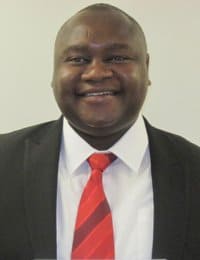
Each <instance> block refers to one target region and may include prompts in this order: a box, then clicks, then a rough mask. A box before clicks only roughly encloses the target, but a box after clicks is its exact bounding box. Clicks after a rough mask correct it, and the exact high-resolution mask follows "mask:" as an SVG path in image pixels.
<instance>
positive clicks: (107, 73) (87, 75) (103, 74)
mask: <svg viewBox="0 0 200 260" xmlns="http://www.w3.org/2000/svg"><path fill="white" fill-rule="evenodd" d="M112 76H113V71H112V70H111V68H110V67H109V64H106V63H104V62H103V61H100V60H93V61H92V62H91V63H90V64H88V65H87V67H86V69H85V70H84V72H83V74H82V80H85V81H94V82H99V81H102V80H105V79H108V78H111V77H112Z"/></svg>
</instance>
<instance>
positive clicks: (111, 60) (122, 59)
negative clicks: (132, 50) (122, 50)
mask: <svg viewBox="0 0 200 260" xmlns="http://www.w3.org/2000/svg"><path fill="white" fill-rule="evenodd" d="M129 60H130V58H129V57H127V56H122V55H114V56H111V57H108V58H107V59H106V61H107V62H109V63H126V62H128V61H129Z"/></svg>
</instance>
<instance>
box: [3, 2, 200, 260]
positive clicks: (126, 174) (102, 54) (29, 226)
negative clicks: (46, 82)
mask: <svg viewBox="0 0 200 260" xmlns="http://www.w3.org/2000/svg"><path fill="white" fill-rule="evenodd" d="M148 66H149V55H148V54H147V46H146V41H145V37H144V34H143V31H142V29H141V27H140V26H139V25H138V23H137V22H136V21H135V20H134V19H133V18H131V17H130V16H128V15H127V14H125V13H124V12H123V11H121V10H119V9H117V8H115V7H113V6H110V5H107V4H96V5H92V6H89V7H87V8H85V9H83V10H81V11H80V12H78V13H77V14H76V15H75V16H73V17H72V18H70V19H69V20H68V21H67V22H66V23H65V24H64V25H63V26H62V28H61V29H60V31H59V33H58V35H57V39H56V43H55V63H54V75H53V81H52V87H53V91H54V95H55V98H56V101H57V103H58V106H59V107H60V110H61V112H62V115H63V117H62V118H61V119H59V120H58V121H54V122H48V123H45V124H41V125H38V126H34V127H30V128H26V129H23V130H20V131H16V132H13V133H10V134H5V135H1V137H0V176H1V182H0V183H1V184H0V191H1V196H0V212H1V213H0V225H1V226H0V245H1V246H0V259H51V258H56V257H57V259H71V258H73V259H75V257H73V256H74V243H76V242H74V241H75V240H76V239H75V230H76V227H77V222H76V218H77V215H78V212H79V201H80V199H81V196H82V193H83V190H84V187H85V186H86V185H87V181H88V179H89V178H90V167H89V164H88V162H89V160H88V161H87V158H88V157H89V156H90V155H91V154H93V153H95V154H96V153H102V151H103V152H104V153H110V152H111V153H112V154H114V155H115V156H116V157H117V158H116V159H115V160H114V162H112V164H111V165H110V166H108V168H107V169H106V170H105V173H104V175H103V189H104V191H105V194H106V197H107V201H108V204H109V206H108V207H109V208H110V209H111V212H110V211H109V216H110V217H111V222H112V232H113V237H114V241H112V242H113V243H114V244H112V250H113V252H112V254H113V257H110V258H112V259H113V258H115V259H120V260H121V259H133V260H137V259H138V260H149V259H151V258H155V259H158V258H163V259H168V260H183V259H185V260H192V259H193V260H198V259H200V247H199V245H200V223H199V222H200V200H199V198H198V196H199V194H200V149H199V148H198V147H197V146H195V145H194V144H191V143H189V142H188V141H186V140H184V139H183V138H181V137H178V136H175V135H172V134H170V133H167V132H164V131H161V130H158V129H156V128H154V127H152V126H151V125H150V124H149V123H148V122H147V121H146V120H145V119H143V118H142V116H141V114H140V111H141V107H142V105H143V102H144V100H145V96H146V93H147V89H148V87H149V85H150V80H149V76H148ZM94 197H95V196H94ZM94 197H92V196H90V197H89V199H92V198H94ZM100 213H101V212H100ZM109 228H110V226H109ZM92 232H94V230H92ZM105 232H106V229H105ZM100 233H103V232H100ZM100 235H102V234H100ZM97 242H98V241H97ZM91 243H92V241H91ZM89 246H90V245H89ZM109 246H110V245H108V247H109ZM93 247H94V246H93ZM113 248H114V249H113ZM84 249H85V248H84ZM90 250H91V248H90ZM92 250H93V248H92ZM100 251H104V250H100ZM100 253H102V252H100ZM81 258H82V259H91V257H87V256H86V255H84V256H83V257H81ZM79 259H80V258H79ZM103 259H105V258H103Z"/></svg>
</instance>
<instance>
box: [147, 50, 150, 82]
mask: <svg viewBox="0 0 200 260" xmlns="http://www.w3.org/2000/svg"><path fill="white" fill-rule="evenodd" d="M149 63H150V56H149V53H147V54H146V66H147V86H150V85H151V80H150V79H149Z"/></svg>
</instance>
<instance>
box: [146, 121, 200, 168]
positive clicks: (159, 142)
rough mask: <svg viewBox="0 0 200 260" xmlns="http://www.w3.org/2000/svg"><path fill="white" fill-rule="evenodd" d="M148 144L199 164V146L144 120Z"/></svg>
mask: <svg viewBox="0 0 200 260" xmlns="http://www.w3.org/2000/svg"><path fill="white" fill-rule="evenodd" d="M145 123H146V127H147V132H148V136H149V143H150V146H153V147H154V146H156V147H157V148H159V150H160V151H161V150H162V151H163V150H165V151H167V153H168V154H169V155H174V156H176V157H177V158H179V159H181V160H186V161H188V160H190V161H193V162H196V163H198V164H199V165H200V147H199V146H198V145H196V144H194V143H192V142H190V141H189V140H187V139H185V138H184V137H182V136H179V135H176V134H173V133H170V132H167V131H164V130H161V129H158V128H156V127H153V126H151V125H150V124H149V123H148V122H147V121H146V120H145Z"/></svg>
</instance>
